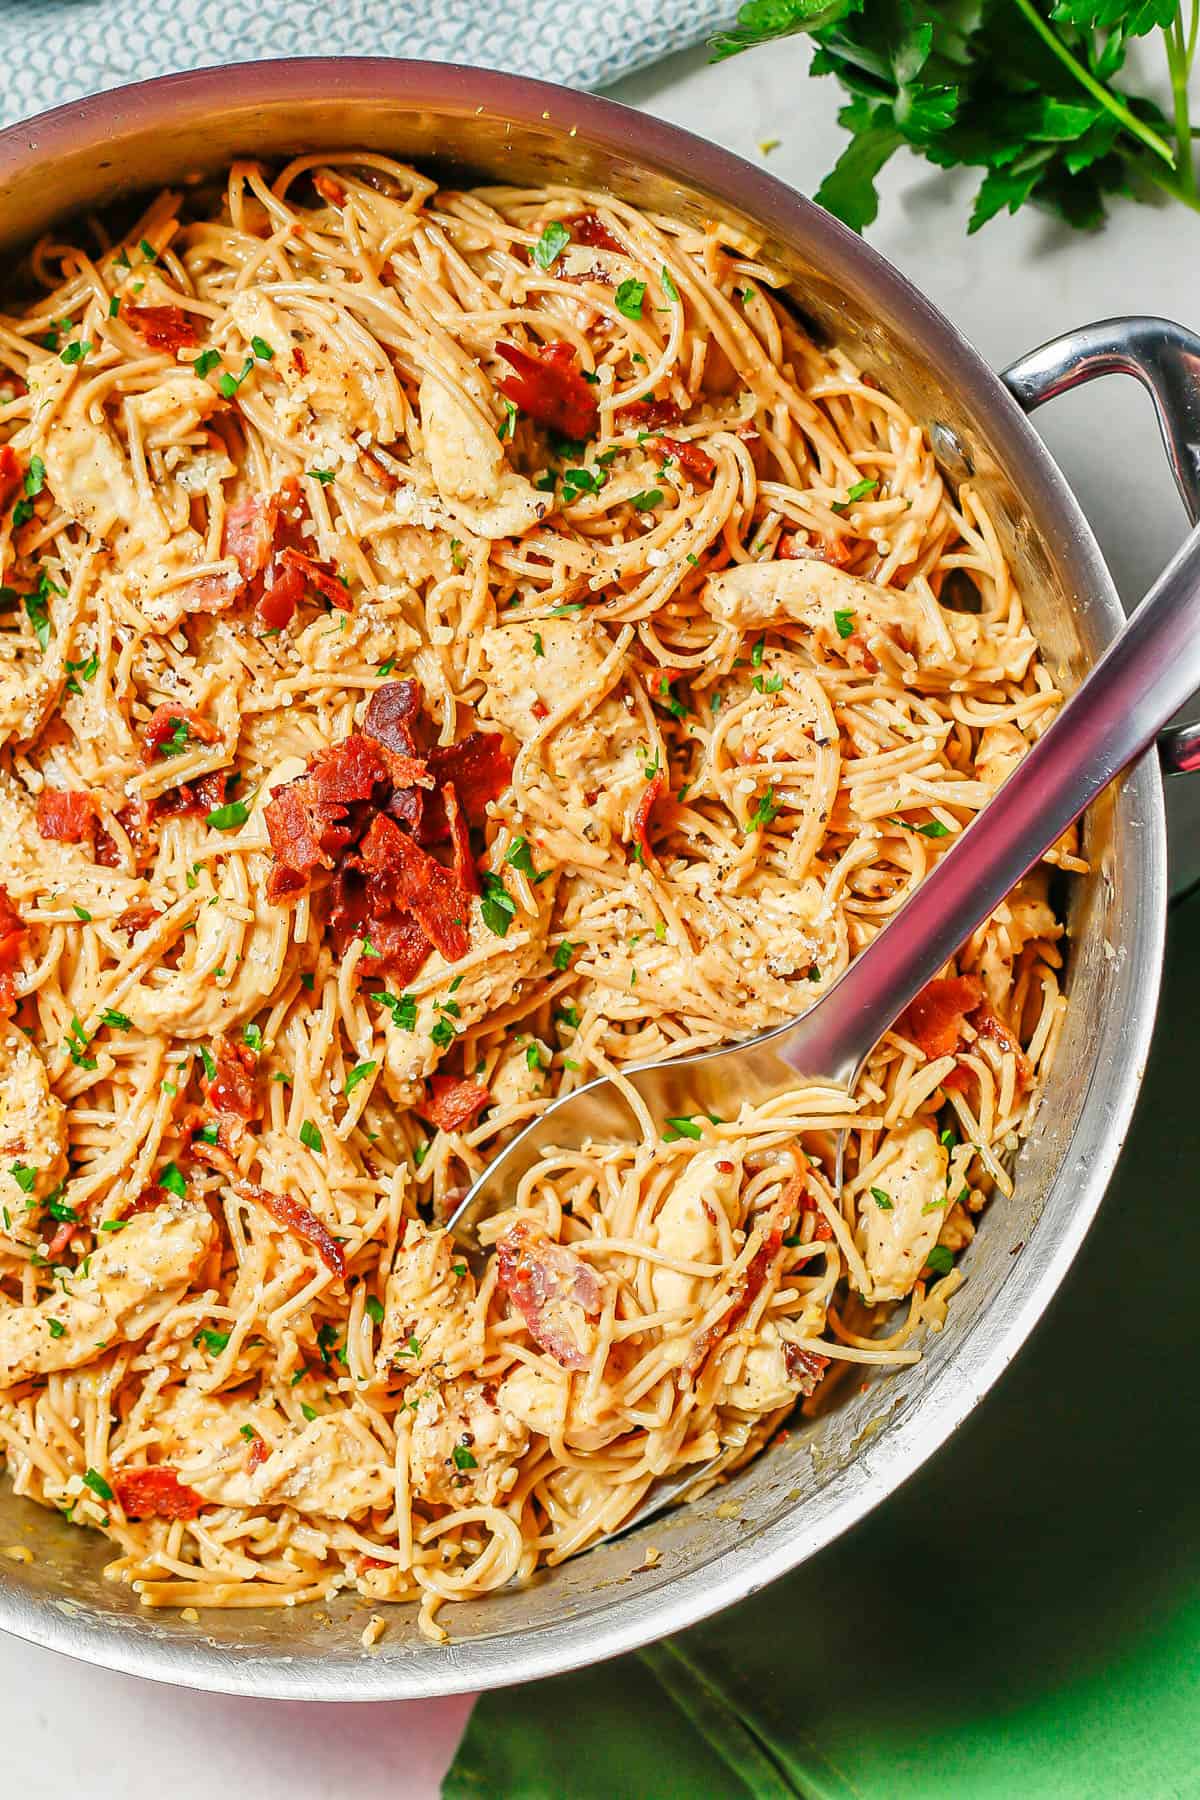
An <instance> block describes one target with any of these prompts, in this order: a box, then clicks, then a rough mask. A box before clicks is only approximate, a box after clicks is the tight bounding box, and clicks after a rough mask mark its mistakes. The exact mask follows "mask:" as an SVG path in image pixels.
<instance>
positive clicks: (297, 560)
mask: <svg viewBox="0 0 1200 1800" xmlns="http://www.w3.org/2000/svg"><path fill="white" fill-rule="evenodd" d="M279 560H280V562H281V563H283V564H284V566H285V567H286V568H289V569H295V570H296V571H297V572H298V573H299V574H300V575H301V576H302V577H303V578H304V580H305V581H307V582H308V583H309V585H310V586H311V587H315V588H316V590H317V592H318V593H319V594H322V595H324V597H325V599H326V600H328V602H329V604H330V606H334V607H336V608H337V610H338V611H339V612H352V611H353V610H354V603H353V601H352V600H351V598H350V589H349V588H348V587H347V586H346V583H345V582H344V581H343V580H342V578H341V576H340V575H339V574H338V572H337V570H336V569H335V568H334V566H333V564H332V563H327V562H318V560H317V558H316V557H315V556H306V555H305V553H304V551H303V550H293V549H292V547H291V545H290V544H289V545H288V546H287V548H286V549H283V550H281V551H280V552H279Z"/></svg>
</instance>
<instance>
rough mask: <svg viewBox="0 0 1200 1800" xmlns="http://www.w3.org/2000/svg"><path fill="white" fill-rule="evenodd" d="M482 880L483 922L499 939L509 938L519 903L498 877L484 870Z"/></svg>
mask: <svg viewBox="0 0 1200 1800" xmlns="http://www.w3.org/2000/svg"><path fill="white" fill-rule="evenodd" d="M480 880H481V882H482V883H483V922H484V924H485V925H486V926H487V928H488V930H489V931H491V932H494V933H495V935H496V936H497V937H507V936H508V928H509V926H510V925H511V924H512V922H513V917H514V915H515V913H516V910H517V903H516V901H515V900H514V899H513V898H512V895H511V894H510V893H509V892H508V889H507V888H506V887H505V885H504V883H503V882H502V881H501V879H500V877H499V876H498V875H493V874H491V873H490V871H488V870H484V871H483V873H482V874H481V875H480Z"/></svg>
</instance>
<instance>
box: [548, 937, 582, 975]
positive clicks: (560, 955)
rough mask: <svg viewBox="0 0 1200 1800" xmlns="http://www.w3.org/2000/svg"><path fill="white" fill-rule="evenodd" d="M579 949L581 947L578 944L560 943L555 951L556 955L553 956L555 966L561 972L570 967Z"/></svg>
mask: <svg viewBox="0 0 1200 1800" xmlns="http://www.w3.org/2000/svg"><path fill="white" fill-rule="evenodd" d="M578 949H579V945H578V944H565V943H564V944H559V945H558V946H557V948H556V949H555V952H554V957H553V962H554V967H555V968H556V969H557V970H558V971H559V972H560V973H561V972H562V971H563V970H564V969H569V968H570V966H571V959H572V957H573V956H574V955H575V952H576V951H577V950H578Z"/></svg>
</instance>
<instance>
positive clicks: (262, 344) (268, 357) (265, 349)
mask: <svg viewBox="0 0 1200 1800" xmlns="http://www.w3.org/2000/svg"><path fill="white" fill-rule="evenodd" d="M250 348H251V349H252V350H253V352H254V354H255V356H257V357H258V360H259V361H260V362H274V361H275V352H274V351H273V350H272V348H271V346H270V344H268V342H267V340H266V338H263V337H252V338H251V339H250Z"/></svg>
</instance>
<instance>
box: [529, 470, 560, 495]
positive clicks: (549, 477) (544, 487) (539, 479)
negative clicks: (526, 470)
mask: <svg viewBox="0 0 1200 1800" xmlns="http://www.w3.org/2000/svg"><path fill="white" fill-rule="evenodd" d="M557 484H558V476H557V475H556V474H555V472H554V470H553V469H543V470H542V472H541V474H540V475H535V476H534V478H533V485H534V487H535V488H536V489H537V491H538V493H539V494H552V493H553V492H554V489H555V487H556V486H557Z"/></svg>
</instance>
